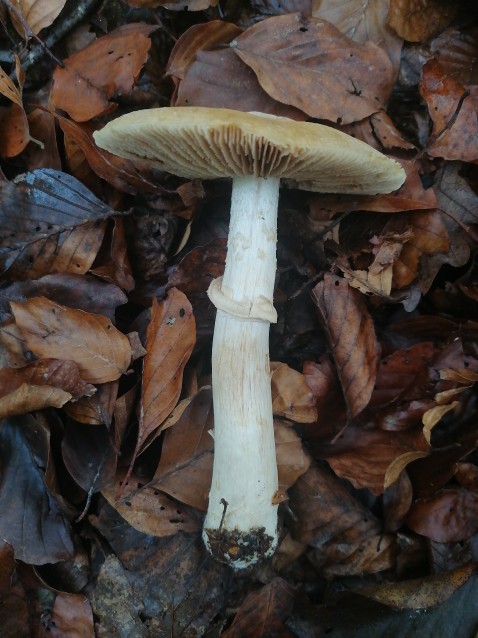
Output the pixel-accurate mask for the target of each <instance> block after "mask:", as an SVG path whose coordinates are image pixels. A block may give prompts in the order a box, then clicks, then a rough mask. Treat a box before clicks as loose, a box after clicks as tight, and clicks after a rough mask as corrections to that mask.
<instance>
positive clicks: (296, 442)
mask: <svg viewBox="0 0 478 638" xmlns="http://www.w3.org/2000/svg"><path fill="white" fill-rule="evenodd" d="M274 438H275V444H276V458H277V472H278V478H279V492H280V493H281V494H285V492H286V491H287V490H288V489H289V488H290V487H292V485H294V483H295V482H296V481H297V479H298V478H299V477H300V476H302V474H305V473H306V472H307V470H308V469H309V467H310V463H311V458H310V456H309V455H308V453H307V452H306V451H305V450H304V447H303V445H302V441H301V439H300V437H299V435H298V434H297V432H296V431H295V430H294V429H293V428H291V427H290V426H289V425H286V424H285V423H282V422H281V421H278V420H275V421H274Z"/></svg>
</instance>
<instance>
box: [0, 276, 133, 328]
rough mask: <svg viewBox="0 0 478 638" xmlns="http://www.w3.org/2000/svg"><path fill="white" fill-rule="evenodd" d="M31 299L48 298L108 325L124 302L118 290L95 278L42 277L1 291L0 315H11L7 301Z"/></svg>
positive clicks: (125, 299)
mask: <svg viewBox="0 0 478 638" xmlns="http://www.w3.org/2000/svg"><path fill="white" fill-rule="evenodd" d="M30 297H48V298H49V299H51V300H52V301H56V302H57V303H60V302H61V303H62V304H63V305H64V306H69V307H70V308H75V309H77V310H87V311H90V312H95V313H96V314H98V315H104V316H105V317H108V318H109V319H110V320H111V321H113V320H114V318H115V311H116V308H117V307H118V306H121V305H123V304H124V303H126V301H127V297H126V295H125V294H124V293H123V292H122V291H121V290H120V289H119V288H118V287H117V286H114V285H113V284H108V283H106V282H103V281H98V279H96V278H95V277H89V276H86V277H81V276H77V275H45V277H40V278H39V279H35V280H30V281H23V282H16V283H13V284H11V285H10V286H7V287H6V288H4V289H3V290H2V299H0V311H1V312H3V313H8V314H10V304H9V302H10V301H24V300H25V299H28V298H30Z"/></svg>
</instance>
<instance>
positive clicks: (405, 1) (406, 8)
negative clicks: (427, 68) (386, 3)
mask: <svg viewBox="0 0 478 638" xmlns="http://www.w3.org/2000/svg"><path fill="white" fill-rule="evenodd" d="M458 8H459V7H458V4H457V3H451V4H450V3H448V2H437V0H391V1H390V9H389V14H388V24H389V25H390V27H391V28H392V29H394V30H395V31H396V32H397V33H398V35H399V36H400V37H402V38H403V39H404V40H407V41H408V42H425V41H426V40H430V38H433V36H435V35H437V33H440V32H441V31H443V29H445V28H446V27H447V26H448V25H449V24H450V22H451V21H452V20H453V18H454V17H455V16H456V14H457V12H458Z"/></svg>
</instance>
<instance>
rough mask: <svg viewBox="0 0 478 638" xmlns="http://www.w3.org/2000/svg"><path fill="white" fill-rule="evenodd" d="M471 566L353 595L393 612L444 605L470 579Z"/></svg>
mask: <svg viewBox="0 0 478 638" xmlns="http://www.w3.org/2000/svg"><path fill="white" fill-rule="evenodd" d="M474 571H475V568H474V566H473V564H472V563H468V564H467V565H464V566H463V567H458V568H457V569H454V570H453V571H451V572H445V573H443V574H434V575H432V576H427V577H426V578H416V579H413V580H406V581H404V582H401V583H387V584H385V585H375V586H374V585H372V586H370V587H363V588H361V589H358V590H356V593H358V594H360V595H362V596H366V597H367V598H371V599H372V600H376V601H377V602H379V603H382V604H383V605H387V606H388V607H392V608H393V609H424V608H427V607H434V606H436V605H440V604H442V603H444V602H445V601H446V600H448V599H449V598H450V596H451V595H452V594H453V593H454V592H455V591H456V590H457V589H458V588H459V587H461V586H462V585H464V584H465V583H466V582H467V580H468V579H469V578H470V577H471V576H472V575H473V573H474Z"/></svg>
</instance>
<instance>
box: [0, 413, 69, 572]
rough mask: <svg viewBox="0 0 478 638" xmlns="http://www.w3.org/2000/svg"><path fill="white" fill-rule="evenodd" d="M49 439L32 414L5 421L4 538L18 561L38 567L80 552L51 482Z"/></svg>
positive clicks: (0, 499) (0, 450)
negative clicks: (47, 475) (77, 551)
mask: <svg viewBox="0 0 478 638" xmlns="http://www.w3.org/2000/svg"><path fill="white" fill-rule="evenodd" d="M49 438H50V435H49V432H48V431H47V430H46V428H44V427H43V426H42V425H40V424H39V422H38V420H37V419H35V418H34V417H33V416H31V415H22V416H18V417H11V418H9V419H4V420H3V422H2V427H1V428H0V442H1V445H0V456H1V459H0V460H1V466H2V474H1V478H0V506H1V508H2V516H1V517H0V535H1V538H2V539H4V541H6V542H7V543H9V544H10V545H11V546H12V547H13V549H14V551H15V558H16V559H17V560H21V561H24V562H25V563H30V564H34V565H44V564H46V563H55V562H57V561H60V560H66V559H68V558H69V557H70V556H72V555H73V553H74V547H73V542H72V536H71V535H72V532H71V528H70V525H69V523H68V521H67V519H66V517H65V515H64V513H63V512H62V511H61V509H60V506H59V501H58V500H57V497H56V495H55V494H54V493H53V492H52V491H51V489H50V488H49V487H48V485H47V484H46V480H45V477H46V474H45V473H46V472H50V473H51V465H50V463H49V461H48V453H49V447H50V441H49Z"/></svg>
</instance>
